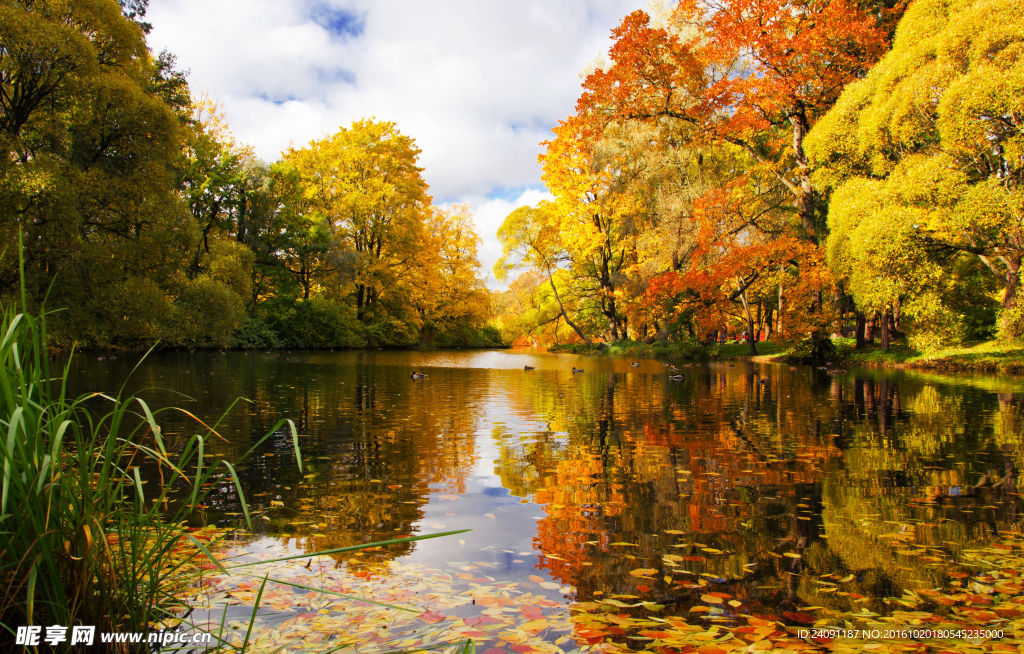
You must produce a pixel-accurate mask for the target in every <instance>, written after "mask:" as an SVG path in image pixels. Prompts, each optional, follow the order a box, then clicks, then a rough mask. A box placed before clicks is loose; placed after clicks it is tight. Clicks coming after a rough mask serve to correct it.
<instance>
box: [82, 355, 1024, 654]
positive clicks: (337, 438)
mask: <svg viewBox="0 0 1024 654" xmlns="http://www.w3.org/2000/svg"><path fill="white" fill-rule="evenodd" d="M135 363H136V361H135V360H133V359H126V358H124V357H122V358H120V359H118V360H116V361H115V360H103V361H95V360H87V361H83V362H81V363H79V364H78V365H77V366H76V368H75V370H74V376H73V381H74V386H75V388H76V389H80V390H110V389H115V388H117V387H118V386H119V385H120V384H122V383H126V382H125V380H126V379H128V381H127V383H126V384H127V388H128V389H129V390H131V391H140V392H141V394H142V396H143V397H145V398H146V399H147V400H149V401H150V402H151V403H153V404H157V405H176V406H180V407H183V408H187V409H188V410H189V411H191V412H192V413H194V414H195V415H197V416H201V417H203V418H204V419H208V418H211V417H216V416H217V415H219V414H220V413H221V412H222V411H223V410H224V409H225V408H227V407H228V406H229V405H230V404H231V403H232V402H233V401H234V400H235V399H236V398H239V397H244V398H248V399H249V400H251V402H250V403H243V404H240V405H238V406H237V407H236V408H235V410H234V411H233V412H231V413H230V414H228V416H227V417H226V418H225V420H224V422H222V423H221V425H220V427H219V428H218V431H219V432H220V434H222V435H223V436H224V438H225V439H226V441H221V440H216V439H214V440H212V441H211V443H210V445H209V446H208V447H209V448H211V449H212V450H213V453H214V454H215V455H216V458H217V459H220V458H226V459H228V460H232V458H233V457H237V456H239V455H240V454H241V453H243V452H244V451H245V450H247V449H248V448H249V447H250V446H251V444H252V443H254V442H255V441H256V440H258V439H259V438H260V437H261V436H262V435H263V434H264V433H265V432H266V431H267V430H268V429H270V428H271V427H272V426H273V425H274V424H275V423H276V422H277V421H278V420H279V419H280V418H291V419H293V420H294V421H295V423H296V425H297V426H298V429H299V433H300V434H301V438H300V443H301V449H302V456H303V459H304V463H305V465H306V468H305V470H304V471H303V472H301V473H300V472H299V470H298V468H297V466H296V462H295V458H294V456H293V453H292V445H291V436H290V434H289V433H287V432H283V431H282V432H280V433H278V434H275V435H274V436H273V437H272V438H271V439H269V440H268V441H267V442H266V443H264V445H262V446H261V447H260V448H259V450H258V451H257V454H256V456H254V457H252V458H251V459H250V460H249V461H248V463H246V464H244V465H242V466H241V467H240V468H239V474H240V476H241V478H242V483H243V487H244V490H245V493H246V496H247V497H248V498H249V499H250V501H251V503H252V506H253V507H254V510H265V511H266V516H267V517H268V518H269V520H267V519H256V520H255V521H254V533H255V537H253V538H249V539H246V540H245V541H244V543H243V544H244V546H245V547H246V551H248V552H251V553H255V554H262V555H267V553H273V554H291V553H296V552H312V551H316V550H322V549H328V548H334V547H342V546H346V545H352V544H357V543H362V542H368V541H376V540H384V539H388V538H394V537H396V536H403V535H421V534H429V533H433V532H440V531H446V530H453V529H472V530H473V531H471V532H469V533H467V534H463V535H460V536H455V537H447V538H441V539H436V540H429V541H422V542H418V543H413V544H408V545H402V546H395V547H391V548H388V549H386V550H381V551H374V552H368V553H366V554H364V555H363V556H362V557H361V558H355V557H349V556H338V557H337V561H338V563H337V567H336V569H335V572H334V573H333V574H335V575H349V576H350V577H351V581H352V584H350V585H349V586H346V588H352V589H355V590H358V587H359V580H360V579H363V580H364V581H365V579H366V575H367V571H371V572H372V573H373V578H374V580H375V583H377V584H378V586H376V587H375V588H377V589H379V588H380V587H381V585H382V584H383V585H385V586H386V584H387V583H388V579H389V575H390V574H392V573H391V572H389V570H390V571H397V570H406V571H408V570H416V571H418V572H417V574H423V575H426V576H427V577H428V578H430V579H434V580H435V581H436V578H437V575H441V576H442V577H443V578H444V580H445V582H444V583H446V584H447V586H446V587H445V588H442V592H439V593H438V597H441V598H442V600H443V599H444V597H449V596H450V595H452V594H457V593H459V592H460V591H462V590H466V589H468V590H473V589H474V588H479V587H480V586H487V585H488V584H495V583H496V584H499V590H500V588H501V586H500V584H502V583H506V582H518V583H519V584H520V585H519V586H515V587H514V588H515V589H516V590H515V593H523V592H526V593H532V594H533V596H536V597H543V598H544V601H542V602H541V604H540V608H539V609H537V610H536V611H534V609H531V611H534V612H535V613H537V611H539V613H537V615H545V616H551V617H552V621H553V622H552V625H551V627H552V629H551V630H547V631H544V632H543V633H539V634H537V635H536V637H537V638H539V639H541V640H543V641H544V642H548V643H556V642H558V643H560V646H561V647H562V649H564V650H565V651H569V650H571V649H572V648H574V647H577V646H579V645H580V643H579V642H578V641H575V642H573V641H567V640H566V639H565V636H566V633H567V632H566V631H565V629H564V628H563V629H562V630H561V631H557V630H555V628H556V627H558V626H559V625H558V624H557V622H556V621H555V620H554V618H555V616H556V615H557V614H558V607H559V606H566V605H569V604H570V603H572V602H577V603H579V602H590V601H595V600H602V599H605V600H606V599H608V598H614V597H616V596H618V597H620V598H621V597H624V598H626V601H637V600H636V599H635V598H640V600H641V601H654V602H658V603H660V604H661V605H664V606H665V607H666V608H665V609H664V610H663V613H661V615H663V616H670V615H679V616H688V617H687V619H688V620H690V621H699V620H721V621H728V620H731V619H735V618H736V617H737V616H739V615H740V614H744V613H750V614H756V615H766V616H778V615H779V614H782V613H784V612H786V611H799V610H806V609H807V607H812V608H813V607H824V608H825V609H830V610H834V611H837V612H842V611H859V610H862V609H866V608H870V609H871V610H872V611H877V612H879V613H884V612H885V611H886V610H888V609H887V605H886V604H885V603H884V598H887V597H899V596H900V595H901V594H902V593H904V591H905V590H906V589H917V588H932V587H937V586H940V585H941V584H942V583H945V575H946V573H947V569H946V568H947V564H948V563H949V562H950V560H951V558H952V557H955V556H956V555H957V554H958V553H960V552H962V551H964V550H969V549H971V548H972V547H981V546H984V545H986V544H988V543H990V542H991V541H992V540H993V539H994V538H996V537H997V534H998V532H1000V531H1006V530H1009V529H1011V528H1012V527H1013V525H1014V524H1015V523H1016V522H1017V514H1018V511H1019V510H1020V508H1021V507H1020V500H1019V498H1018V495H1017V488H1016V480H1015V478H1016V470H1017V468H1018V466H1020V465H1021V461H1020V456H1021V449H1020V445H1019V443H1020V433H1021V416H1020V406H1019V398H1020V397H1021V392H1022V391H1024V388H1022V386H1021V384H1020V383H1018V382H1017V381H1016V379H1014V378H1010V377H986V376H970V375H957V376H942V375H937V374H930V373H919V372H893V371H874V370H869V371H856V370H850V371H849V372H846V371H842V372H835V371H828V370H821V369H817V368H812V367H797V368H791V367H790V366H788V365H776V364H750V363H735V364H730V363H727V362H720V363H710V364H696V363H691V364H687V363H686V362H676V363H677V364H678V365H680V366H681V367H682V372H683V373H685V375H686V379H685V381H682V382H673V381H670V380H669V378H668V372H669V371H668V368H666V367H665V366H664V365H662V363H661V362H657V361H649V360H641V361H638V363H639V364H640V365H639V367H633V366H632V365H631V363H632V361H631V360H628V359H610V358H597V357H578V356H573V355H552V354H538V353H534V352H532V351H529V350H525V351H523V350H510V351H454V352H453V351H446V352H343V353H325V352H297V351H295V352H291V353H286V352H282V353H280V354H278V353H273V354H268V353H249V354H244V353H235V352H232V353H229V354H227V355H226V356H222V357H218V358H215V355H213V354H211V353H197V354H196V355H195V356H189V355H188V354H187V353H166V354H159V355H154V356H151V357H150V358H149V359H148V360H147V361H146V362H145V363H143V364H142V366H141V367H140V368H139V369H138V370H136V371H135V372H134V374H132V375H131V377H130V378H129V373H130V372H131V370H132V368H133V367H134V365H135ZM525 365H529V366H534V367H535V368H536V369H535V370H529V371H527V370H524V369H523V366H525ZM573 366H576V367H582V368H583V369H584V370H585V371H586V372H584V373H583V374H572V373H571V368H572V367H573ZM414 370H415V371H422V372H425V373H427V375H428V376H427V378H426V379H425V380H422V381H413V380H411V379H410V373H411V372H412V371H414ZM162 422H163V425H164V431H165V433H166V434H167V435H168V438H169V439H170V440H171V441H172V443H173V442H175V438H177V439H178V441H177V442H178V443H179V444H180V443H181V442H183V440H184V437H185V436H187V434H190V433H192V432H193V431H195V429H194V426H192V425H190V424H189V422H188V420H187V419H186V418H184V417H183V416H180V415H178V416H175V415H173V414H166V415H165V419H164V420H162ZM211 499H212V501H211V502H210V503H209V506H208V508H207V509H205V510H204V512H203V519H205V520H207V521H208V522H209V523H211V524H224V525H228V524H237V522H238V517H237V514H238V512H239V511H240V505H239V503H238V501H237V497H236V494H235V491H234V488H233V486H232V485H231V484H229V483H228V482H227V481H226V480H223V484H222V485H221V486H219V487H218V488H217V491H216V492H215V493H214V494H213V495H212V496H211ZM271 502H273V503H274V504H273V505H272V504H271ZM794 555H798V556H799V558H797V556H794ZM389 562H390V563H389ZM403 566H412V567H403ZM637 570H639V571H640V574H638V573H637ZM631 573H632V574H631ZM848 574H853V575H855V576H854V578H852V581H850V582H849V583H847V584H846V585H844V586H842V588H841V591H842V592H838V593H831V594H829V595H825V596H823V595H822V594H821V593H820V592H818V591H819V590H820V589H821V585H820V583H821V582H820V580H821V579H822V578H823V577H824V578H826V579H828V578H832V579H838V576H840V575H841V576H844V577H845V576H847V575H848ZM359 575H362V577H360V576H359ZM431 575H434V576H433V577H431ZM828 575H832V577H828ZM394 578H395V579H396V580H400V581H401V583H402V584H405V583H406V582H407V581H408V575H406V576H404V577H403V576H402V575H400V574H398V572H394ZM531 578H532V579H531ZM449 582H450V583H449ZM395 583H396V584H398V581H396V582H395ZM438 583H440V582H438ZM399 585H400V584H399ZM833 585H835V584H833ZM355 590H354V591H353V592H355ZM431 590H432V589H431V588H430V587H427V588H425V589H423V588H421V589H419V591H418V592H420V593H424V592H426V593H429V592H430V591H431ZM711 590H715V591H719V592H721V593H722V594H723V595H725V596H726V597H731V598H732V599H734V600H735V602H736V603H737V604H738V606H730V605H728V604H727V603H720V604H713V605H711V606H710V608H711V610H710V611H707V612H704V613H701V614H694V613H692V612H690V611H689V609H690V608H691V607H693V606H695V605H699V604H702V603H703V604H707V603H708V600H707V596H706V594H707V593H708V592H710V591H711ZM303 592H304V591H303ZM382 592H383V591H382ZM446 593H447V595H446ZM506 594H508V592H507V591H506ZM379 597H385V598H397V600H401V599H403V595H402V594H401V593H397V594H396V592H392V593H391V594H390V595H388V594H387V593H384V594H383V595H380V596H379ZM467 597H468V596H467ZM702 597H703V598H704V599H703V601H702ZM405 598H406V599H408V593H406V594H405ZM445 601H447V600H445ZM445 601H442V604H441V605H440V608H439V609H438V611H439V612H441V613H445V614H447V615H457V616H462V617H463V618H465V617H467V616H476V615H479V614H480V612H481V610H483V614H484V615H490V613H488V611H491V613H493V611H494V610H499V611H500V610H502V609H503V607H502V606H497V607H495V605H494V603H493V602H492V603H487V602H484V603H482V604H477V603H468V602H469V599H466V603H462V604H459V602H458V601H455V602H452V601H447V603H445ZM620 601H621V600H620ZM499 604H500V602H499ZM485 607H486V608H485ZM278 608H279V609H281V611H279V613H280V619H281V620H286V619H288V616H290V615H292V616H293V615H295V611H296V610H298V609H295V608H294V607H291V608H289V607H288V602H286V601H283V600H282V601H281V602H279V605H278ZM313 608H314V609H315V607H313ZM325 610H326V609H325ZM325 615H326V614H325ZM495 615H497V614H495ZM527 617H530V614H529V612H527ZM562 626H563V627H564V625H562ZM470 633H473V632H470ZM480 633H483V632H480ZM371 635H372V634H371ZM483 639H484V640H488V642H489V643H490V645H489V646H494V645H495V643H497V645H498V646H497V647H495V648H494V649H495V651H497V650H501V649H502V647H504V646H505V645H506V644H507V643H506V641H505V640H502V639H500V638H499V636H498V634H497V633H490V632H488V633H487V635H486V638H483ZM509 639H510V642H514V640H515V639H514V638H513V637H512V636H509ZM559 639H561V640H559ZM410 642H411V641H410ZM584 645H585V643H584ZM485 649H486V648H485ZM481 651H482V650H481ZM502 651H504V650H502ZM516 651H528V650H523V649H521V648H520V649H519V650H516Z"/></svg>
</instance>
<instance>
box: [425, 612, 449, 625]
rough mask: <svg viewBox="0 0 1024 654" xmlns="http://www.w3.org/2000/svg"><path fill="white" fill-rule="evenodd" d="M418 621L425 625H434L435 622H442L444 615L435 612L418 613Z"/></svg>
mask: <svg viewBox="0 0 1024 654" xmlns="http://www.w3.org/2000/svg"><path fill="white" fill-rule="evenodd" d="M420 620H422V621H423V622H426V623H427V624H434V623H435V622H441V621H442V620H444V615H443V614H441V613H438V612H437V611H424V612H423V613H420Z"/></svg>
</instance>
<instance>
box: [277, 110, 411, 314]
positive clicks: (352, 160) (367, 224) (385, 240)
mask: <svg viewBox="0 0 1024 654" xmlns="http://www.w3.org/2000/svg"><path fill="white" fill-rule="evenodd" d="M419 153H420V150H419V148H417V147H416V145H415V143H414V142H413V140H412V139H411V138H410V137H408V136H405V135H403V134H401V133H400V132H399V131H398V129H397V128H396V126H395V124H394V123H390V122H377V121H374V120H360V121H357V122H355V123H353V125H352V127H350V128H342V129H341V130H339V131H338V133H337V134H335V135H334V136H331V137H328V138H326V139H322V140H319V141H312V142H311V143H310V144H309V146H308V147H306V148H302V149H294V148H292V149H290V150H289V151H287V152H286V153H285V155H284V161H285V162H286V163H288V164H290V165H292V166H294V167H295V169H296V171H297V172H298V174H299V175H300V177H301V179H302V183H303V189H304V190H303V196H304V200H305V201H306V203H307V205H306V207H305V211H304V213H305V214H306V215H308V216H309V218H310V219H311V220H314V221H317V222H320V223H321V224H322V225H323V226H324V228H325V229H326V230H327V233H328V234H329V238H330V239H331V245H330V249H329V251H328V252H326V253H325V258H324V261H325V265H331V266H334V267H337V268H344V270H346V271H347V273H348V275H349V276H350V278H351V282H352V287H353V291H352V292H353V295H354V299H355V305H356V310H357V312H358V315H359V318H360V320H363V319H367V318H368V317H369V316H371V315H373V314H374V313H375V312H376V311H378V310H381V311H383V312H385V313H387V312H388V311H389V310H391V311H398V310H400V308H401V306H402V300H404V299H405V298H404V295H403V292H402V289H403V288H404V286H403V282H404V281H407V278H408V277H409V276H410V275H411V274H412V272H411V271H412V270H413V269H414V268H415V267H416V257H417V255H418V251H419V247H418V245H419V243H420V241H421V239H422V232H423V221H424V218H425V215H426V213H427V210H428V207H429V205H430V198H429V196H428V195H427V185H426V182H424V181H423V178H422V176H421V175H420V173H421V171H422V169H421V168H419V167H418V166H417V165H416V160H417V157H418V156H419Z"/></svg>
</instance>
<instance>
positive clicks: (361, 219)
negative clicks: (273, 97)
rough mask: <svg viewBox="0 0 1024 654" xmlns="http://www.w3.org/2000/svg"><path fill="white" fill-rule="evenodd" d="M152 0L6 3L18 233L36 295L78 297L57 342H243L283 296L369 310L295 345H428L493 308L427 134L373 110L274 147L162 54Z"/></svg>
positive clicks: (1, 93) (1, 274) (1, 180)
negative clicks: (254, 137)
mask: <svg viewBox="0 0 1024 654" xmlns="http://www.w3.org/2000/svg"><path fill="white" fill-rule="evenodd" d="M147 4H148V3H147V2H145V1H144V0H138V1H136V0H131V1H130V2H128V1H127V0H126V2H122V3H121V4H120V6H119V4H118V3H115V2H111V1H110V0H101V1H99V2H79V1H77V0H58V1H56V2H45V3H36V2H21V1H14V0H11V1H9V2H4V3H0V41H2V43H3V47H2V48H0V148H3V153H4V156H3V157H2V161H0V235H3V236H4V237H5V242H13V240H14V239H13V236H14V234H15V232H16V230H17V228H18V226H22V227H24V229H25V230H26V241H25V243H26V246H25V251H24V255H25V257H26V262H27V268H26V272H27V275H28V290H29V293H30V297H31V299H32V300H33V302H35V303H37V304H38V303H40V302H41V301H42V298H43V297H44V296H45V295H46V294H47V292H49V293H50V296H49V297H50V304H51V306H59V307H63V308H66V309H67V311H66V312H63V313H62V314H59V315H56V316H54V319H53V321H52V325H51V326H52V328H53V338H54V343H55V344H57V345H59V346H60V347H62V348H64V349H69V348H70V347H72V346H85V347H101V348H109V347H118V348H125V349H144V348H146V347H148V346H151V345H153V344H154V343H156V342H158V340H160V339H162V341H163V343H164V344H165V345H175V346H178V345H180V346H186V347H189V348H195V347H225V346H226V345H227V344H228V343H229V342H231V337H232V334H233V332H235V331H236V330H237V329H239V328H240V326H241V325H242V319H243V316H248V317H249V318H266V317H267V316H266V313H267V312H266V311H264V310H263V307H262V305H263V304H264V303H266V302H268V301H270V300H273V301H276V302H278V303H280V302H285V301H290V302H292V303H300V302H303V301H308V300H311V299H314V298H322V299H326V300H330V301H332V302H335V303H338V304H339V306H340V305H342V304H344V305H351V306H353V307H354V309H355V312H356V314H357V316H358V319H359V321H360V323H362V327H353V326H352V325H348V324H340V325H338V326H337V328H336V329H335V330H334V331H336V332H337V331H338V330H340V332H345V333H346V334H347V335H345V336H339V335H338V334H337V333H335V334H331V335H327V336H323V337H313V336H311V335H309V334H303V335H299V336H295V337H294V338H292V341H293V342H300V341H301V342H310V343H313V342H321V343H332V344H340V343H345V344H346V346H354V345H358V344H359V343H361V342H362V341H363V337H362V336H361V335H358V334H361V331H362V330H363V328H364V327H365V328H366V329H368V334H369V335H370V336H369V338H370V340H372V341H374V342H381V343H389V344H404V345H409V344H415V343H418V342H420V340H429V338H430V336H431V334H432V333H433V332H435V331H438V330H445V329H456V328H461V327H462V326H465V327H468V328H469V329H480V328H481V327H482V326H483V325H484V324H485V323H486V322H487V320H488V319H489V318H490V315H489V305H488V300H489V296H488V294H487V292H486V290H485V289H484V287H483V282H482V280H481V278H480V276H479V274H478V273H477V271H476V265H477V263H476V250H477V248H478V246H479V238H478V237H477V236H476V234H475V232H474V231H473V225H472V217H471V216H470V213H469V208H468V207H461V208H443V207H442V208H435V207H431V206H430V198H429V196H428V195H427V185H426V183H425V182H424V181H423V178H422V176H421V174H420V173H421V169H420V168H418V167H417V166H416V160H417V157H418V155H419V149H418V148H416V146H415V143H414V142H413V140H412V139H411V138H409V137H408V136H405V135H402V134H401V133H400V132H399V131H398V129H397V128H396V126H395V125H394V124H393V123H389V122H379V121H375V120H372V119H371V120H361V121H357V122H356V123H355V124H353V125H352V127H351V128H342V129H341V130H340V131H339V132H338V133H337V134H335V135H334V136H332V137H329V138H327V139H323V140H321V141H317V142H313V143H311V144H310V145H309V146H308V147H306V148H292V149H291V150H289V151H288V152H286V153H285V154H284V156H283V159H282V161H280V162H276V163H273V164H267V163H265V162H262V161H260V160H258V159H257V158H256V156H255V155H254V153H253V150H252V148H249V147H247V146H245V145H242V144H239V143H237V142H236V140H235V138H234V137H233V136H232V135H231V132H230V130H229V128H228V125H227V122H226V120H225V117H224V115H223V112H222V111H221V110H220V108H219V107H218V106H217V104H216V103H215V102H214V101H212V100H211V99H210V98H208V97H206V96H200V97H194V98H193V97H190V93H189V89H188V84H187V82H186V79H185V74H184V73H182V72H181V71H178V70H176V69H175V67H174V66H175V64H174V57H173V55H170V54H169V53H166V52H165V53H162V54H160V55H158V56H157V55H153V54H152V53H151V52H150V51H149V49H148V48H147V44H146V37H145V35H146V33H148V30H149V26H148V24H146V23H144V22H142V19H143V17H144V15H145V10H146V6H147ZM13 261H14V259H12V258H10V257H8V258H7V259H5V260H2V261H0V294H3V293H10V292H11V291H12V290H14V289H15V288H16V286H17V280H18V275H17V271H16V267H15V266H14V264H13ZM54 280H57V283H54ZM304 311H306V309H299V312H300V313H302V312H304ZM342 313H343V314H344V315H347V311H342ZM396 321H397V323H396ZM398 323H401V324H400V325H399V324H398ZM329 331H330V330H329ZM352 334H357V335H355V336H353V335H352ZM277 336H278V338H282V339H283V338H284V337H285V335H284V334H283V333H278V335H277ZM264 340H265V339H264ZM266 342H272V341H266Z"/></svg>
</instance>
